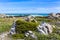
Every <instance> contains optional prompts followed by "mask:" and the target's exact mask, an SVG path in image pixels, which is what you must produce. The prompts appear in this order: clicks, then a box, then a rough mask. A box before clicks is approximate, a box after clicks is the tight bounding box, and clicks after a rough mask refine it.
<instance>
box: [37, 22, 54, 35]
mask: <svg viewBox="0 0 60 40" xmlns="http://www.w3.org/2000/svg"><path fill="white" fill-rule="evenodd" d="M37 29H38V31H39V32H40V33H41V34H44V35H48V34H49V33H52V31H53V27H52V26H51V25H50V24H48V23H42V24H41V25H39V26H38V27H37Z"/></svg>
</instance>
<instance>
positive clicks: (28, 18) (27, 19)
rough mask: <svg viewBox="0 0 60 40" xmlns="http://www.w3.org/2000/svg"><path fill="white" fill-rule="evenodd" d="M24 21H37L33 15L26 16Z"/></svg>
mask: <svg viewBox="0 0 60 40" xmlns="http://www.w3.org/2000/svg"><path fill="white" fill-rule="evenodd" d="M25 21H28V22H36V23H37V21H36V20H35V19H34V16H28V17H26V18H25Z"/></svg>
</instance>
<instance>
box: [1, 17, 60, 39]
mask: <svg viewBox="0 0 60 40" xmlns="http://www.w3.org/2000/svg"><path fill="white" fill-rule="evenodd" d="M16 19H17V21H16V30H15V31H16V33H17V34H14V35H12V38H13V39H25V40H34V38H31V37H30V36H29V37H25V35H24V33H25V32H27V31H28V30H31V31H33V32H34V33H35V34H36V36H37V37H38V40H60V32H59V31H60V29H59V28H58V27H59V26H60V25H59V24H56V22H57V21H59V20H60V19H59V20H58V19H56V20H55V19H49V18H47V17H35V18H34V19H35V20H37V23H35V22H34V21H31V22H27V21H25V20H24V19H23V17H18V18H16ZM16 19H14V18H0V33H3V32H6V31H9V30H10V28H11V26H12V23H13V21H14V20H16ZM41 22H47V23H50V24H52V25H54V26H56V28H54V29H53V33H51V34H49V35H41V34H40V33H39V32H37V29H36V27H37V26H38V25H39V24H40V23H41Z"/></svg>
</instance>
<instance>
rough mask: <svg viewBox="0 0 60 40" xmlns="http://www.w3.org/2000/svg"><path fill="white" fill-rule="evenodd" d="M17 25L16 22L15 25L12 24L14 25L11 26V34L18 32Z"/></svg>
mask: <svg viewBox="0 0 60 40" xmlns="http://www.w3.org/2000/svg"><path fill="white" fill-rule="evenodd" d="M15 26H16V23H15V22H14V23H13V25H12V27H11V30H10V34H11V35H13V34H15V33H16V32H15Z"/></svg>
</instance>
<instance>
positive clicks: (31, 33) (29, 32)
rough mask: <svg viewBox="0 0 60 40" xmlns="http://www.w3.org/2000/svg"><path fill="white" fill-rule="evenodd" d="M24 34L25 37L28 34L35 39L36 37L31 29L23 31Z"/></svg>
mask: <svg viewBox="0 0 60 40" xmlns="http://www.w3.org/2000/svg"><path fill="white" fill-rule="evenodd" d="M25 36H26V37H28V36H30V37H32V38H35V39H36V38H37V37H36V35H35V34H34V33H33V32H32V31H28V32H26V33H25Z"/></svg>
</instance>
